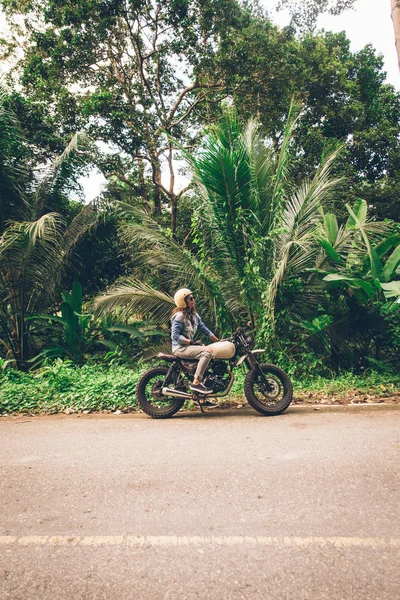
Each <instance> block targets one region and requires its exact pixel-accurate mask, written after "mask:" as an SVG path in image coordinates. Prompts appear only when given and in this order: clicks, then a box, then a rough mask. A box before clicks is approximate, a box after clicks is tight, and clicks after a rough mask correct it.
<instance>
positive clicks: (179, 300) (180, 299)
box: [174, 288, 193, 308]
mask: <svg viewBox="0 0 400 600" xmlns="http://www.w3.org/2000/svg"><path fill="white" fill-rule="evenodd" d="M190 294H193V292H192V290H189V289H188V288H182V289H180V290H178V291H177V292H175V296H174V302H175V304H176V305H177V307H178V308H186V307H187V304H186V297H187V296H190Z"/></svg>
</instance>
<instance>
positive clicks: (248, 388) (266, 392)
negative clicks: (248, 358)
mask: <svg viewBox="0 0 400 600" xmlns="http://www.w3.org/2000/svg"><path fill="white" fill-rule="evenodd" d="M259 366H260V367H261V369H262V372H263V373H264V375H265V378H266V380H267V385H268V389H266V386H265V384H264V382H263V380H262V378H261V375H260V373H259V371H258V369H257V367H253V368H252V369H251V370H250V371H249V372H248V373H247V375H246V378H245V380H244V395H245V396H246V400H247V402H248V403H249V404H250V406H251V407H252V408H254V409H255V410H256V411H257V412H259V413H261V414H262V415H269V416H273V415H280V414H281V413H283V412H284V411H285V410H286V409H287V407H288V406H289V404H290V403H291V401H292V398H293V386H292V383H291V381H290V379H289V377H288V376H287V375H286V373H285V371H283V370H282V369H280V368H279V367H277V366H275V365H268V364H260V365H259Z"/></svg>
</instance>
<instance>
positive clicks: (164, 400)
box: [136, 367, 185, 419]
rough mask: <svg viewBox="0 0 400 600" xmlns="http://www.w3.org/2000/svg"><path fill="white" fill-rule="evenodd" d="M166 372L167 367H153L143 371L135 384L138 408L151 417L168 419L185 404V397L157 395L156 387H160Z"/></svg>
mask: <svg viewBox="0 0 400 600" xmlns="http://www.w3.org/2000/svg"><path fill="white" fill-rule="evenodd" d="M167 372H168V368H167V367H153V368H152V369H149V370H148V371H146V372H145V373H143V375H142V376H141V378H140V379H139V381H138V383H137V386H136V398H137V401H138V404H139V406H140V408H141V409H142V410H143V412H145V413H146V415H149V417H153V419H168V417H172V415H174V414H175V413H176V412H178V410H179V409H180V408H182V406H183V405H184V404H185V398H173V397H170V396H157V388H160V387H161V385H162V383H163V381H164V379H165V376H166V374H167ZM152 380H153V383H152Z"/></svg>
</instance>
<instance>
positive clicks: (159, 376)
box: [136, 327, 293, 419]
mask: <svg viewBox="0 0 400 600" xmlns="http://www.w3.org/2000/svg"><path fill="white" fill-rule="evenodd" d="M223 343H224V344H225V346H224V348H223V352H222V354H223V355H224V356H226V358H223V359H220V358H218V355H219V354H221V352H218V351H216V352H215V354H216V356H214V357H213V359H212V360H211V362H210V364H209V367H208V369H207V371H206V374H205V377H204V380H203V383H204V385H205V386H206V387H208V388H211V389H212V390H213V392H212V393H211V394H208V395H207V398H222V397H223V396H227V395H228V394H229V392H230V390H231V388H232V385H233V381H234V378H235V376H234V370H235V369H236V368H237V367H239V366H240V365H242V364H243V363H244V364H245V365H246V367H247V368H248V373H247V375H246V378H245V380H244V395H245V397H246V400H247V402H248V403H249V404H250V406H251V407H252V408H254V409H255V410H256V411H257V412H259V413H261V414H262V415H279V414H281V413H283V412H284V411H285V410H286V409H287V408H288V406H289V404H290V403H291V401H292V396H293V387H292V384H291V382H290V379H289V377H288V375H287V374H286V373H285V372H284V371H283V370H282V369H280V368H279V367H277V366H276V365H272V364H264V363H260V362H258V360H257V356H258V355H259V354H262V353H263V352H265V350H253V347H254V342H253V339H252V337H251V336H250V335H248V334H247V333H246V331H245V330H244V329H243V328H241V327H239V328H238V329H237V330H236V331H235V333H234V334H233V335H232V337H231V338H230V339H229V340H225V341H224V342H223ZM218 344H220V347H222V346H221V342H217V343H216V344H214V346H215V347H217V346H218ZM224 353H225V354H224ZM157 357H158V358H159V359H161V360H163V361H165V362H166V363H169V365H170V366H166V365H165V366H163V365H159V366H156V367H152V368H151V369H148V370H147V371H146V372H145V373H143V375H142V376H141V377H140V379H139V381H138V384H137V386H136V397H137V401H138V404H139V406H140V407H141V409H142V410H143V412H145V413H146V414H147V415H149V416H150V417H153V418H154V419H166V418H168V417H172V415H174V414H175V413H176V412H178V410H179V409H181V408H182V406H183V405H184V403H185V402H186V400H193V401H195V402H198V403H199V406H200V409H201V411H202V412H204V411H203V406H202V404H201V402H200V400H201V396H200V394H198V393H196V392H193V391H191V390H190V389H189V386H190V384H191V382H192V381H193V376H194V374H195V371H196V367H197V362H198V361H197V360H187V359H183V358H179V357H178V356H175V355H174V354H163V353H159V354H158V355H157Z"/></svg>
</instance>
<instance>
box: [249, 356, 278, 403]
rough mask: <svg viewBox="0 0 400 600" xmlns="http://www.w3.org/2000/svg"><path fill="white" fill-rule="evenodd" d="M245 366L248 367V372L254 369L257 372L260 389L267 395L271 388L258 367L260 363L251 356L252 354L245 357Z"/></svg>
mask: <svg viewBox="0 0 400 600" xmlns="http://www.w3.org/2000/svg"><path fill="white" fill-rule="evenodd" d="M245 362H246V365H247V366H248V368H249V370H250V369H253V368H255V369H256V370H257V372H258V375H259V378H260V379H261V385H262V388H264V390H265V391H266V392H267V393H268V392H272V390H273V387H272V386H271V384H270V383H269V381H268V379H267V377H266V376H265V373H264V371H263V370H262V368H261V367H260V363H259V362H258V360H257V359H256V358H255V356H253V354H252V353H251V352H250V353H249V354H248V355H247V358H246V361H245ZM261 391H263V389H261Z"/></svg>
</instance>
